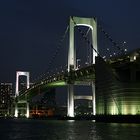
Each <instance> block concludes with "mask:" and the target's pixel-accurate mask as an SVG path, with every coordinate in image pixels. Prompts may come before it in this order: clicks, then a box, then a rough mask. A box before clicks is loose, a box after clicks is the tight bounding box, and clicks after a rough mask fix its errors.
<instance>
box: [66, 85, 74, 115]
mask: <svg viewBox="0 0 140 140" xmlns="http://www.w3.org/2000/svg"><path fill="white" fill-rule="evenodd" d="M67 102H68V108H67V116H68V117H74V85H73V84H69V85H68V100H67Z"/></svg>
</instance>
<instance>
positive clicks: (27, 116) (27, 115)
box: [26, 102, 30, 118]
mask: <svg viewBox="0 0 140 140" xmlns="http://www.w3.org/2000/svg"><path fill="white" fill-rule="evenodd" d="M29 112H30V110H29V102H26V118H29V117H30V113H29Z"/></svg>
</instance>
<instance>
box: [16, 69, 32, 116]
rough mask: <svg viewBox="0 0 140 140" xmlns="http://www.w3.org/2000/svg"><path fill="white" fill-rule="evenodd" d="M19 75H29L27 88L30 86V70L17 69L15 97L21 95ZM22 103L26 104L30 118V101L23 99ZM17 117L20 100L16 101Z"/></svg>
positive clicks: (27, 114)
mask: <svg viewBox="0 0 140 140" xmlns="http://www.w3.org/2000/svg"><path fill="white" fill-rule="evenodd" d="M19 76H26V77H27V82H26V88H27V89H28V88H29V86H30V82H29V72H23V71H17V72H16V92H15V97H18V96H19ZM26 98H27V97H26ZM22 103H25V104H26V117H27V118H28V117H29V103H28V101H27V99H25V100H24V101H22ZM15 117H18V101H16V103H15Z"/></svg>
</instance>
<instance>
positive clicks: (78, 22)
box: [67, 17, 98, 117]
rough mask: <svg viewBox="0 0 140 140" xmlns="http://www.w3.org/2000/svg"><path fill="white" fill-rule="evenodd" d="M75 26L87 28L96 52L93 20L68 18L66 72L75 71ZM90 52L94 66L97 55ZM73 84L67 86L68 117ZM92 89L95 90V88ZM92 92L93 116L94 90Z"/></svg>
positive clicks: (72, 114) (71, 113) (70, 108)
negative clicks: (90, 33)
mask: <svg viewBox="0 0 140 140" xmlns="http://www.w3.org/2000/svg"><path fill="white" fill-rule="evenodd" d="M75 26H88V27H89V28H90V29H91V32H92V45H93V48H94V49H95V50H96V52H97V49H98V48H97V22H96V19H95V18H82V17H70V29H69V52H68V72H70V70H71V69H73V70H75V69H76V52H75V51H76V49H75V46H74V28H75ZM95 50H92V56H93V58H92V63H93V64H95V57H96V56H97V53H96V52H95ZM73 86H74V84H69V85H68V112H67V115H68V116H69V117H74V90H73V89H74V87H73ZM92 87H94V88H95V86H93V84H92ZM92 91H93V101H94V103H93V105H94V107H93V114H94V115H95V89H93V90H92Z"/></svg>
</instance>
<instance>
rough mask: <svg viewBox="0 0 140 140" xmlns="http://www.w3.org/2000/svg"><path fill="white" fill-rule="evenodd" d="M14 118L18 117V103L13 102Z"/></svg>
mask: <svg viewBox="0 0 140 140" xmlns="http://www.w3.org/2000/svg"><path fill="white" fill-rule="evenodd" d="M14 116H15V117H16V118H17V117H18V104H17V103H15V115H14Z"/></svg>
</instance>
